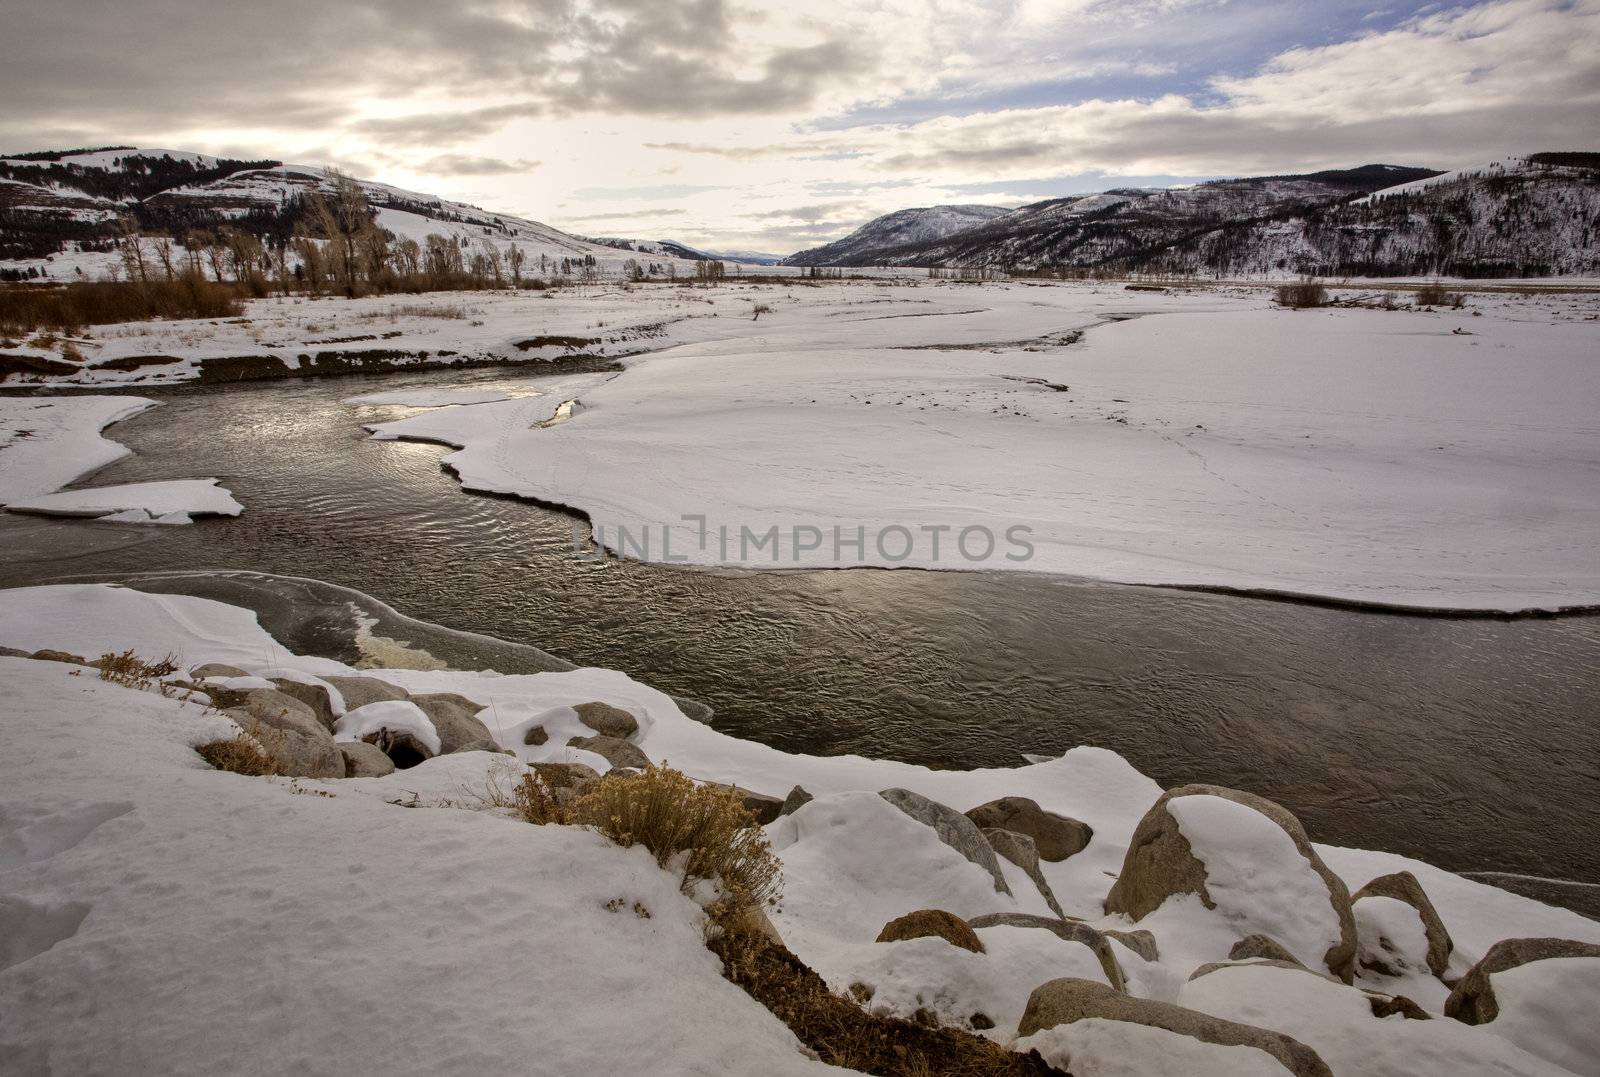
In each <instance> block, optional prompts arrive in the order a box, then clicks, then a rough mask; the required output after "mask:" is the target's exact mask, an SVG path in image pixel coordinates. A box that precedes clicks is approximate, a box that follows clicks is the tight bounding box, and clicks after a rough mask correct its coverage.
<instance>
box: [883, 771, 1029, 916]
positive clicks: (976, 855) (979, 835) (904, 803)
mask: <svg viewBox="0 0 1600 1077" xmlns="http://www.w3.org/2000/svg"><path fill="white" fill-rule="evenodd" d="M878 795H879V796H881V797H882V798H883V799H884V800H887V801H888V802H889V803H890V804H893V805H894V806H895V807H897V808H899V809H900V810H901V811H903V812H905V813H906V814H907V815H909V816H911V818H913V819H915V820H916V821H917V822H919V823H923V824H925V825H927V826H930V827H932V828H933V829H934V832H935V833H937V834H938V835H939V840H940V841H942V842H944V843H945V844H946V845H948V846H950V848H952V849H954V850H955V851H956V852H958V853H960V854H961V855H962V856H964V857H966V858H967V859H968V860H970V861H972V862H973V863H974V864H976V865H978V866H979V867H980V868H983V869H984V870H985V871H987V872H988V873H989V874H990V876H992V877H993V879H994V888H995V889H996V890H998V891H999V892H1000V893H1002V894H1009V893H1011V888H1010V887H1009V886H1007V885H1006V877H1005V875H1003V874H1002V873H1001V871H1000V861H999V859H998V858H997V857H996V856H995V852H994V847H993V846H991V845H990V844H989V839H988V838H985V837H984V836H983V831H981V830H979V829H978V827H977V825H976V824H975V823H973V821H972V820H971V819H968V818H967V817H966V816H965V815H962V814H961V813H960V812H958V811H956V810H955V809H954V808H951V807H948V806H947V805H944V804H940V803H939V802H937V801H934V800H929V799H928V798H927V797H925V796H923V795H922V794H921V793H913V792H912V791H911V790H909V789H885V790H883V791H882V792H880V793H879V794H878Z"/></svg>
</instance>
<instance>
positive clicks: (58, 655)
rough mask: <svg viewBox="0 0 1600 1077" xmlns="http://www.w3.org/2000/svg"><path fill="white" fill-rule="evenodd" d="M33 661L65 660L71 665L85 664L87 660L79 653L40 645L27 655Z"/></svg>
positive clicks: (87, 662)
mask: <svg viewBox="0 0 1600 1077" xmlns="http://www.w3.org/2000/svg"><path fill="white" fill-rule="evenodd" d="M28 657H29V658H31V659H33V660H34V661H35V662H66V663H67V664H68V665H73V666H87V665H88V664H89V660H88V659H87V658H85V657H83V655H81V654H69V653H68V652H66V651H58V650H55V649H54V648H51V647H42V648H40V649H39V650H37V651H34V652H33V653H32V654H30V655H29V656H28Z"/></svg>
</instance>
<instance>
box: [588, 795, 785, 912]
mask: <svg viewBox="0 0 1600 1077" xmlns="http://www.w3.org/2000/svg"><path fill="white" fill-rule="evenodd" d="M570 821H571V822H574V823H579V824H584V825H588V826H592V827H594V828H595V829H597V830H599V831H600V832H601V833H603V834H605V835H606V836H607V837H609V838H610V839H611V840H612V841H615V842H616V843H617V844H619V845H643V846H644V847H645V848H646V849H649V850H650V852H651V853H653V854H654V855H655V858H656V863H658V864H660V865H661V866H662V867H666V866H668V865H669V864H672V865H674V866H676V865H677V864H678V862H679V861H680V859H681V861H682V870H683V873H684V886H685V888H688V887H689V886H690V885H691V884H692V883H693V882H695V881H698V880H702V879H709V880H715V881H716V882H717V883H719V884H720V885H721V886H722V889H723V892H724V894H725V895H726V897H725V900H727V901H728V902H729V903H730V904H732V905H735V906H742V905H759V904H763V903H765V902H767V901H769V900H774V899H776V898H777V896H778V892H779V889H780V887H781V885H782V875H781V872H780V864H779V862H778V858H777V857H776V856H775V855H774V854H773V852H772V847H771V845H770V844H769V843H768V842H767V837H766V834H764V833H763V832H762V830H761V827H760V825H759V824H757V822H756V820H755V817H754V816H752V815H751V814H750V813H749V812H748V811H746V810H745V808H744V805H743V804H741V803H740V802H739V795H738V794H737V793H736V792H733V791H732V790H722V789H714V788H711V787H710V786H704V785H696V784H695V782H694V779H692V778H690V777H689V776H688V775H686V774H684V773H682V772H680V771H676V770H673V769H672V768H670V767H665V766H658V765H654V764H652V765H651V766H649V767H647V768H645V769H644V770H642V771H639V772H636V773H631V774H616V773H612V774H607V775H606V776H605V777H604V778H602V779H600V782H599V783H598V784H597V785H596V786H595V787H594V788H593V789H591V790H589V792H587V793H585V794H584V795H583V796H582V797H579V798H578V800H577V801H576V802H574V803H573V805H572V810H571V813H570Z"/></svg>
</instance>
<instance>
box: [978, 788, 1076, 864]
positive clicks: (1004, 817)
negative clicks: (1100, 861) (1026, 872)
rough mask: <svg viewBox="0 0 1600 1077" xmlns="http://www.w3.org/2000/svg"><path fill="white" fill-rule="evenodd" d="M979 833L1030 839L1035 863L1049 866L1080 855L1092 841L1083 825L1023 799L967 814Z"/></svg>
mask: <svg viewBox="0 0 1600 1077" xmlns="http://www.w3.org/2000/svg"><path fill="white" fill-rule="evenodd" d="M967 818H968V819H971V820H972V821H973V822H974V823H976V824H977V825H978V827H979V828H980V829H982V830H1012V831H1015V832H1016V833H1018V834H1026V835H1027V836H1028V837H1030V838H1032V839H1033V844H1034V846H1035V847H1036V848H1037V849H1038V850H1039V859H1040V860H1048V861H1050V862H1052V863H1055V862H1056V861H1060V860H1065V859H1066V858H1067V857H1069V856H1071V855H1072V854H1073V853H1078V852H1082V851H1083V849H1084V847H1085V846H1087V845H1088V844H1089V839H1090V838H1092V837H1094V831H1093V830H1092V829H1090V827H1089V825H1088V824H1087V823H1080V822H1078V820H1076V819H1069V818H1067V817H1066V816H1065V815H1057V814H1056V813H1055V812H1048V811H1045V810H1044V809H1043V808H1041V807H1039V805H1038V804H1037V803H1035V802H1034V801H1032V800H1029V799H1028V798H1027V797H1001V798H1000V799H999V800H991V801H989V803H987V804H979V805H978V806H977V807H976V808H973V809H972V810H971V811H969V812H967Z"/></svg>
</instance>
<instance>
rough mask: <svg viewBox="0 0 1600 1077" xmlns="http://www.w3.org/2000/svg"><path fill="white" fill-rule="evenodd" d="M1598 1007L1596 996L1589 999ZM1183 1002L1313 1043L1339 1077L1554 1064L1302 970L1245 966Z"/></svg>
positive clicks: (1201, 982) (1204, 980) (1192, 989)
mask: <svg viewBox="0 0 1600 1077" xmlns="http://www.w3.org/2000/svg"><path fill="white" fill-rule="evenodd" d="M1587 1001H1588V1002H1589V1004H1590V1005H1591V1006H1592V1004H1593V996H1590V997H1589V998H1588V1000H1587ZM1178 1002H1179V1004H1180V1005H1183V1006H1187V1007H1188V1008H1190V1009H1194V1010H1201V1011H1203V1012H1205V1013H1209V1014H1212V1015H1214V1016H1216V1017H1222V1018H1225V1019H1227V1020H1229V1021H1239V1022H1241V1023H1243V1024H1247V1025H1257V1026H1259V1027H1262V1028H1271V1029H1275V1030H1276V1031H1278V1032H1283V1033H1286V1034H1288V1035H1290V1036H1293V1037H1294V1038H1295V1039H1297V1040H1299V1041H1300V1042H1301V1043H1304V1044H1306V1045H1307V1046H1308V1047H1310V1048H1311V1049H1313V1050H1314V1051H1316V1052H1317V1053H1318V1054H1319V1055H1321V1056H1322V1059H1323V1061H1325V1062H1327V1063H1328V1066H1329V1068H1331V1069H1332V1070H1333V1072H1334V1073H1335V1074H1337V1075H1345V1074H1350V1075H1357V1074H1359V1075H1361V1077H1479V1075H1482V1077H1489V1075H1495V1077H1511V1075H1523V1074H1526V1075H1528V1077H1532V1075H1534V1074H1550V1073H1551V1069H1550V1067H1549V1066H1548V1065H1547V1064H1546V1063H1544V1062H1543V1061H1542V1060H1540V1059H1539V1058H1536V1057H1534V1056H1533V1055H1530V1054H1528V1053H1527V1052H1526V1051H1523V1050H1522V1049H1521V1048H1519V1047H1517V1046H1515V1045H1513V1044H1511V1043H1510V1042H1508V1041H1507V1040H1505V1039H1503V1038H1501V1037H1499V1036H1496V1035H1495V1034H1494V1033H1492V1032H1490V1031H1488V1030H1487V1029H1486V1028H1478V1027H1474V1026H1471V1025H1465V1024H1462V1023H1461V1022H1459V1021H1453V1020H1450V1019H1448V1018H1438V1017H1436V1018H1434V1019H1432V1020H1428V1021H1418V1020H1413V1019H1410V1018H1405V1017H1401V1016H1398V1015H1396V1016H1393V1017H1388V1018H1383V1019H1379V1018H1376V1017H1374V1016H1373V1015H1372V1006H1371V1002H1370V1000H1369V999H1368V997H1367V996H1366V995H1365V994H1363V993H1362V992H1361V991H1360V990H1359V989H1357V988H1354V987H1346V986H1345V985H1344V984H1340V983H1335V982H1333V981H1331V980H1327V979H1324V978H1323V977H1321V976H1318V975H1316V974H1315V973H1310V972H1304V971H1302V970H1299V969H1284V968H1277V967H1274V966H1271V965H1238V966H1234V967H1232V968H1226V969H1220V970H1217V971H1215V972H1210V973H1207V974H1206V975H1204V976H1201V977H1200V978H1198V979H1195V980H1190V981H1189V982H1188V983H1187V984H1185V985H1184V988H1183V991H1182V993H1181V994H1180V996H1179V999H1178Z"/></svg>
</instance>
